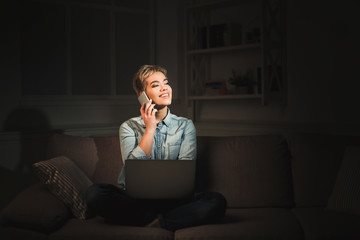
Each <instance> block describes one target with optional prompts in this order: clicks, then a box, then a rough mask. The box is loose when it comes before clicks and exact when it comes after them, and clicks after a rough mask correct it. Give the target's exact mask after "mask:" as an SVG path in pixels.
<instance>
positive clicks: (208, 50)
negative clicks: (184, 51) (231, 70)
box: [188, 43, 261, 55]
mask: <svg viewBox="0 0 360 240" xmlns="http://www.w3.org/2000/svg"><path fill="white" fill-rule="evenodd" d="M250 49H259V50H260V49H261V44H260V43H253V44H242V45H236V46H226V47H217V48H206V49H196V50H189V51H188V54H189V55H195V54H211V53H224V52H231V51H240V50H250Z"/></svg>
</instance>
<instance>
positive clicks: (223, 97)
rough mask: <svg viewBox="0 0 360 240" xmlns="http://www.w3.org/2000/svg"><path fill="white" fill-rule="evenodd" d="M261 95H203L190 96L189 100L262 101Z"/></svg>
mask: <svg viewBox="0 0 360 240" xmlns="http://www.w3.org/2000/svg"><path fill="white" fill-rule="evenodd" d="M261 98H262V95H261V94H228V95H203V96H189V97H188V99H189V100H226V99H261Z"/></svg>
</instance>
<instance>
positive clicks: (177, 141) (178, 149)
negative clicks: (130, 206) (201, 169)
mask: <svg viewBox="0 0 360 240" xmlns="http://www.w3.org/2000/svg"><path fill="white" fill-rule="evenodd" d="M144 133H145V124H144V121H143V120H142V118H141V116H139V117H135V118H131V119H129V120H127V121H126V122H124V123H123V124H121V126H120V129H119V135H120V148H121V156H122V159H123V161H124V162H125V160H126V159H144V160H146V159H161V160H177V159H179V160H195V158H196V130H195V126H194V124H193V122H192V121H191V120H189V119H187V118H184V117H178V116H176V115H174V114H171V113H170V111H169V112H168V114H167V116H166V117H165V119H164V120H163V121H161V122H160V123H159V124H158V126H157V128H156V132H155V136H154V143H153V147H152V151H151V155H150V157H147V156H146V154H145V153H144V151H143V150H142V149H141V148H140V146H139V143H140V141H141V139H142V136H143V134H144ZM118 183H119V185H120V187H122V188H124V187H125V172H124V168H122V170H121V172H120V175H119V178H118Z"/></svg>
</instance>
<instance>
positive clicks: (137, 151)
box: [119, 122, 148, 162]
mask: <svg viewBox="0 0 360 240" xmlns="http://www.w3.org/2000/svg"><path fill="white" fill-rule="evenodd" d="M119 137H120V149H121V157H122V160H123V162H125V160H126V159H148V157H147V156H146V154H145V153H144V151H143V150H142V149H141V148H140V147H139V143H138V141H137V138H136V135H135V132H134V130H133V129H132V128H131V127H130V126H129V125H128V124H127V122H124V123H123V124H121V126H120V129H119Z"/></svg>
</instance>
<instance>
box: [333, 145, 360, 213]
mask: <svg viewBox="0 0 360 240" xmlns="http://www.w3.org/2000/svg"><path fill="white" fill-rule="evenodd" d="M327 207H328V208H329V209H334V210H338V211H344V212H348V213H352V214H358V215H360V146H351V147H348V148H347V149H346V151H345V155H344V159H343V161H342V163H341V168H340V171H339V173H338V176H337V179H336V183H335V187H334V189H333V192H332V194H331V196H330V198H329V202H328V205H327Z"/></svg>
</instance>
